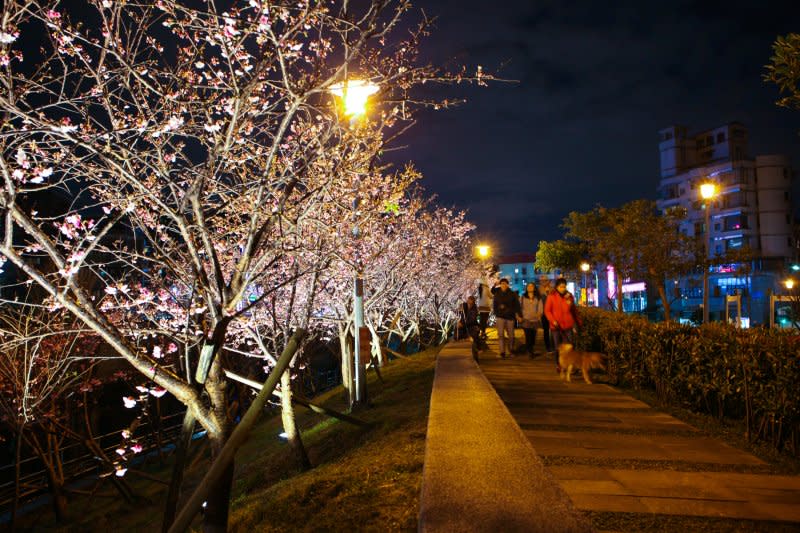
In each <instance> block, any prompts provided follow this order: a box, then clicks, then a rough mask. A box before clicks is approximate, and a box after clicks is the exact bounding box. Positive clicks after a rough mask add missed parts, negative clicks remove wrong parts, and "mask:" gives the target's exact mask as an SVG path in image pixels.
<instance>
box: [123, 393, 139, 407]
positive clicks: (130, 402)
mask: <svg viewBox="0 0 800 533" xmlns="http://www.w3.org/2000/svg"><path fill="white" fill-rule="evenodd" d="M122 403H124V404H125V407H126V408H128V409H133V408H134V407H136V398H132V397H130V396H125V397H123V398H122Z"/></svg>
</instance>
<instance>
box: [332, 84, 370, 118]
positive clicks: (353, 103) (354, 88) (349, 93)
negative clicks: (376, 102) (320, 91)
mask: <svg viewBox="0 0 800 533" xmlns="http://www.w3.org/2000/svg"><path fill="white" fill-rule="evenodd" d="M378 90H379V87H378V86H377V85H375V84H374V83H371V82H369V81H366V80H347V81H344V82H341V83H335V84H333V85H331V87H330V91H331V93H333V95H334V96H338V97H339V98H341V99H342V103H343V104H344V114H345V115H346V116H349V117H360V116H362V115H365V114H366V113H367V100H368V99H369V97H370V96H371V95H373V94H375V93H376V92H378Z"/></svg>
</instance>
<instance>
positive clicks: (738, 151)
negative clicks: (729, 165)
mask: <svg viewBox="0 0 800 533" xmlns="http://www.w3.org/2000/svg"><path fill="white" fill-rule="evenodd" d="M733 158H734V159H744V153H743V152H742V148H741V147H740V146H737V147H736V148H735V149H734V150H733Z"/></svg>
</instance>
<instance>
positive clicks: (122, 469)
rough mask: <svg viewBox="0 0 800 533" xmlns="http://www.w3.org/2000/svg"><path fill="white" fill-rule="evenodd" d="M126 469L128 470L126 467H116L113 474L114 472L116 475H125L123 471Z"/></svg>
mask: <svg viewBox="0 0 800 533" xmlns="http://www.w3.org/2000/svg"><path fill="white" fill-rule="evenodd" d="M127 471H128V469H127V468H122V467H117V471H116V472H114V474H115V475H116V476H117V477H122V476H124V475H125V472H127Z"/></svg>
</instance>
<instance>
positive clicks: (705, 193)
mask: <svg viewBox="0 0 800 533" xmlns="http://www.w3.org/2000/svg"><path fill="white" fill-rule="evenodd" d="M716 194H717V186H716V184H714V183H703V184H702V185H700V196H701V197H702V198H703V200H710V199H711V198H713V197H714V196H715V195H716Z"/></svg>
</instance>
